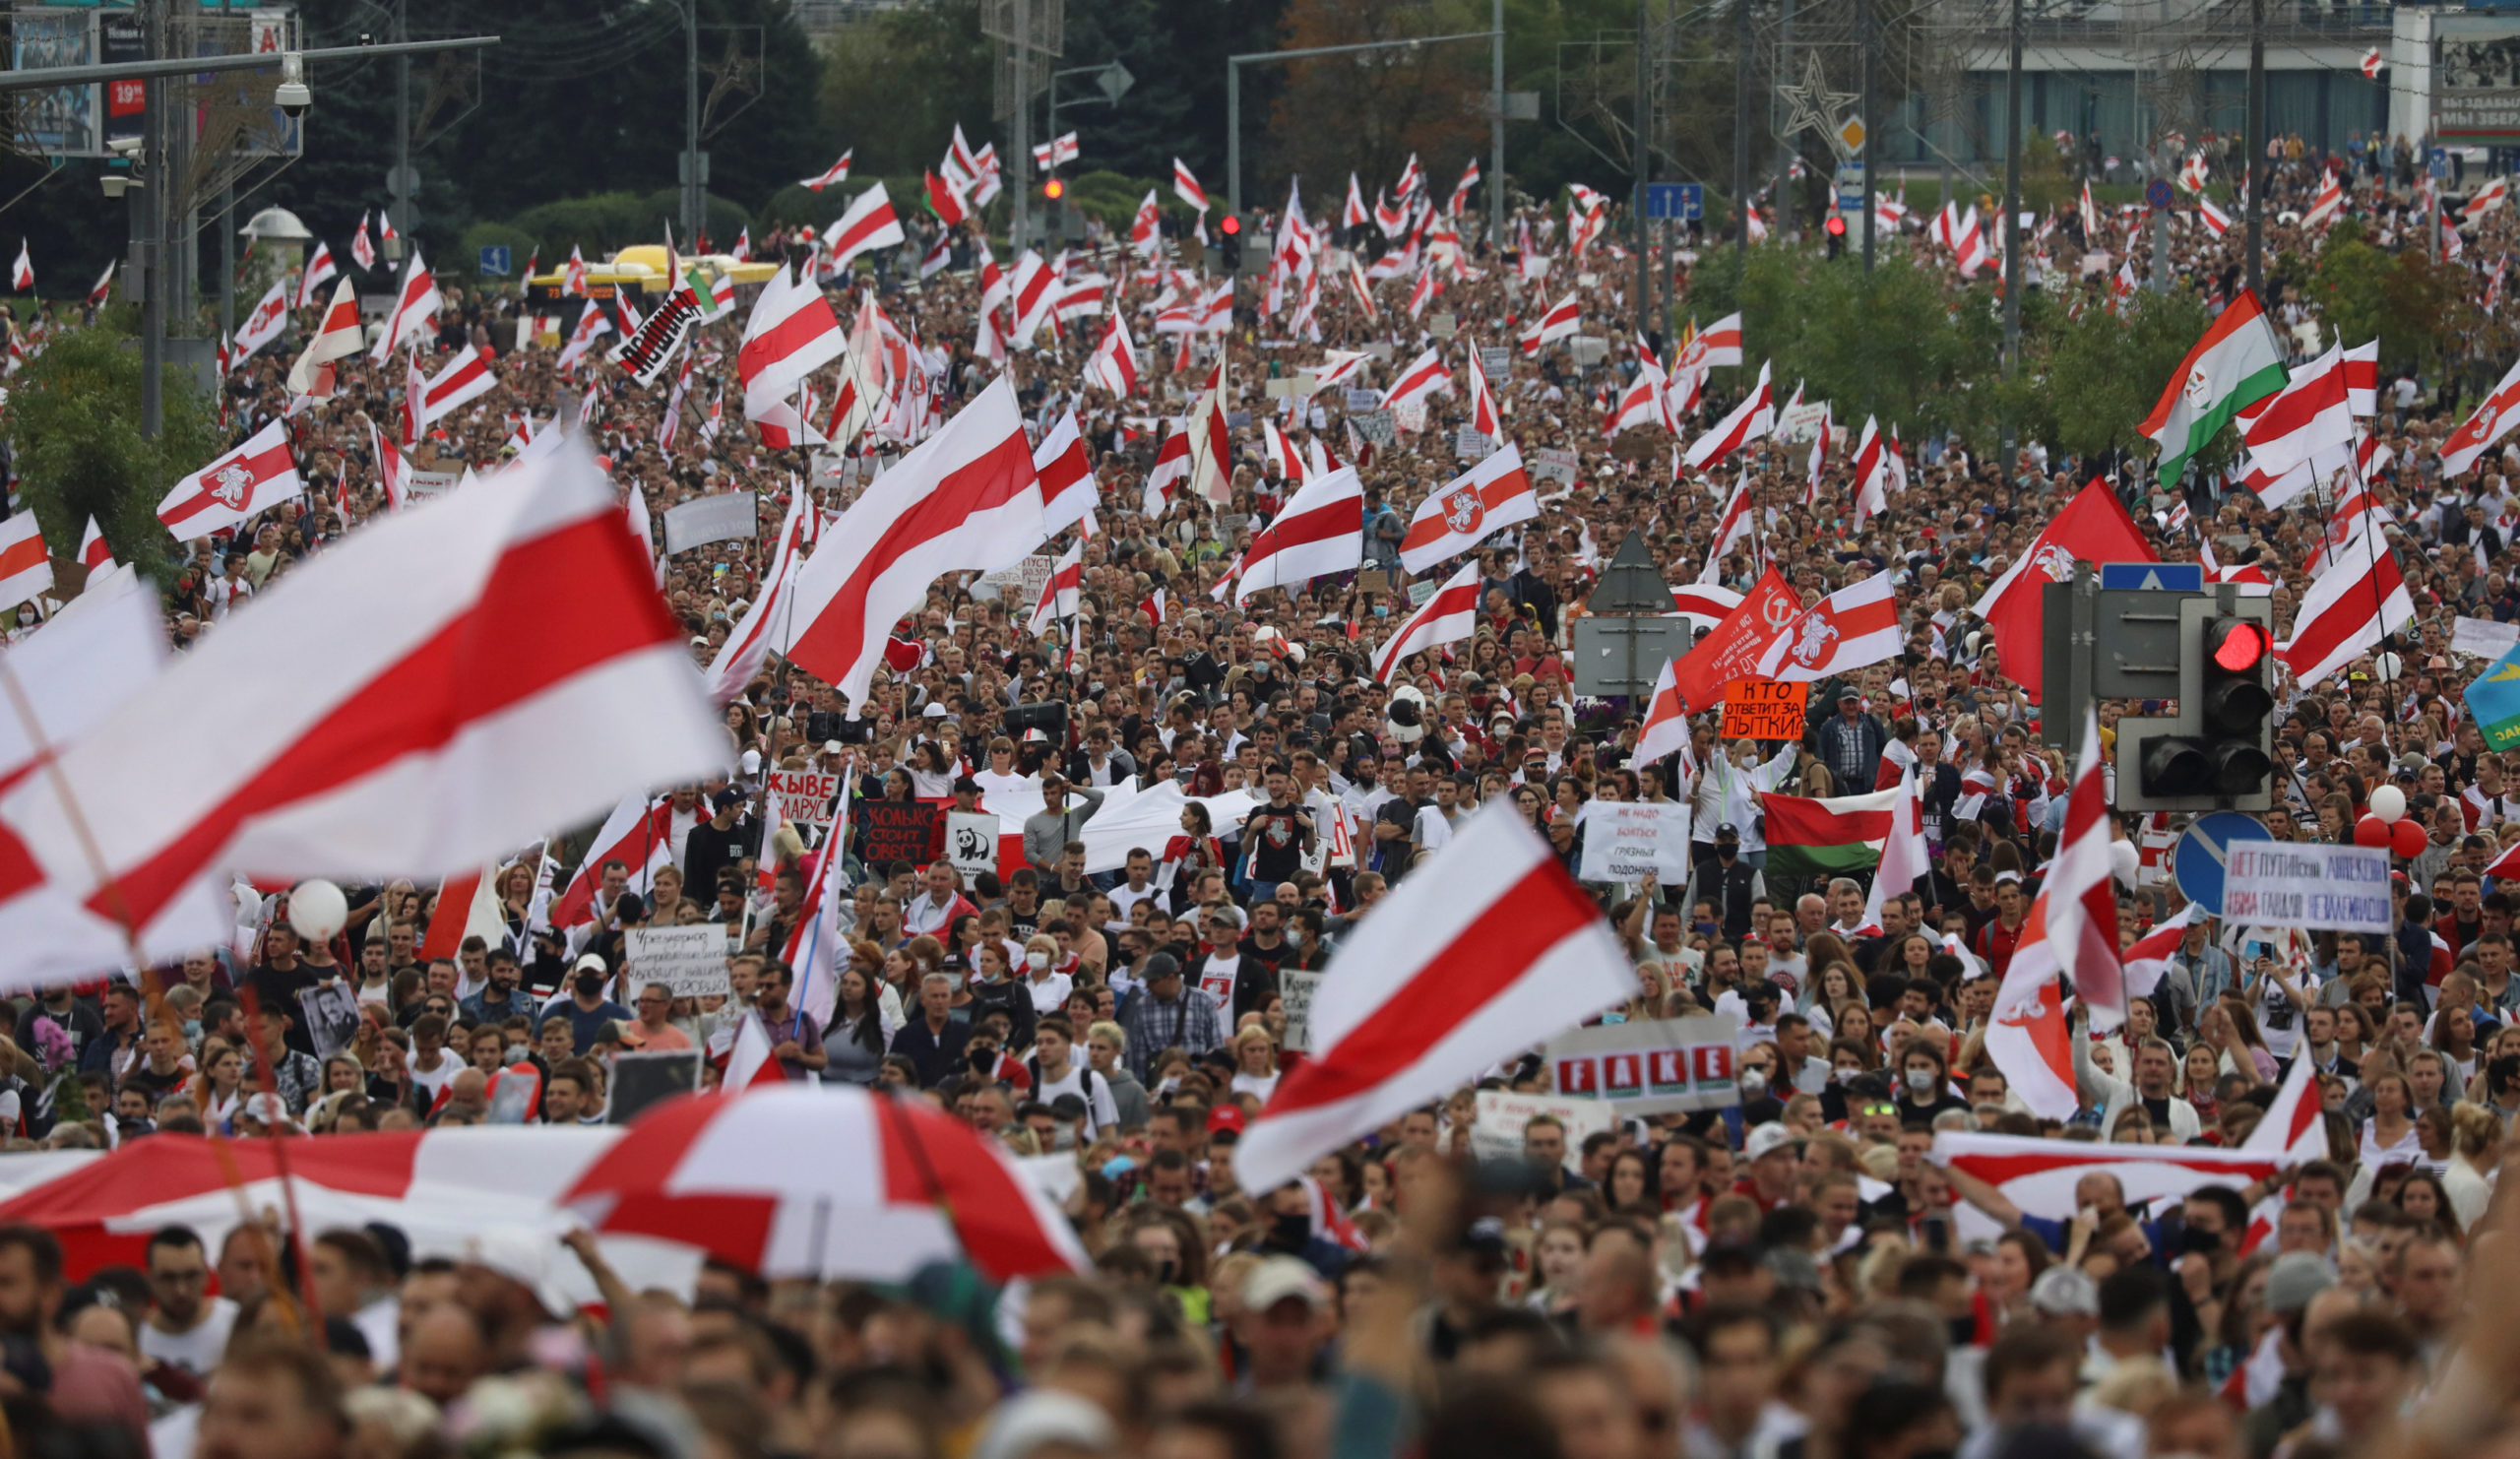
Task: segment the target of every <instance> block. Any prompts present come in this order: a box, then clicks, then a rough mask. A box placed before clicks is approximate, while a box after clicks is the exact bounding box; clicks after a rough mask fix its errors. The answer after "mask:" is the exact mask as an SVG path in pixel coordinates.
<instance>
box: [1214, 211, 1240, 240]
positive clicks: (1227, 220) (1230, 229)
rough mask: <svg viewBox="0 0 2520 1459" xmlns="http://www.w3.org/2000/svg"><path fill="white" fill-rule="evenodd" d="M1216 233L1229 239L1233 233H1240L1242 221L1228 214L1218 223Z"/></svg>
mask: <svg viewBox="0 0 2520 1459" xmlns="http://www.w3.org/2000/svg"><path fill="white" fill-rule="evenodd" d="M1217 231H1218V232H1221V233H1223V234H1225V235H1226V236H1227V237H1231V236H1233V235H1234V234H1235V233H1238V232H1241V231H1242V220H1241V219H1239V218H1236V217H1234V216H1233V215H1232V214H1230V213H1229V214H1227V215H1226V216H1225V217H1224V218H1223V219H1221V220H1219V221H1218V222H1217Z"/></svg>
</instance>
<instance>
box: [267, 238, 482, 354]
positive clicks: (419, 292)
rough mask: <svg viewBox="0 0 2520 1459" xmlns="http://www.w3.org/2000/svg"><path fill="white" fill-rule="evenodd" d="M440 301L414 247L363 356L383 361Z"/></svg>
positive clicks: (425, 323)
mask: <svg viewBox="0 0 2520 1459" xmlns="http://www.w3.org/2000/svg"><path fill="white" fill-rule="evenodd" d="M440 302H441V301H440V299H439V296H438V291H437V277H436V276H435V275H433V274H431V273H430V272H429V266H428V264H427V263H426V262H425V261H423V260H422V259H421V257H420V250H419V249H418V248H416V247H414V248H413V249H412V250H411V256H410V259H408V260H406V261H405V263H404V265H403V283H402V285H401V286H400V287H398V288H397V289H395V291H394V307H393V309H392V310H390V311H389V312H388V313H387V314H386V316H385V328H384V329H382V330H381V331H379V332H378V333H377V336H376V344H375V346H374V348H372V349H369V350H368V351H367V357H368V358H369V359H370V360H371V361H373V362H375V363H377V364H383V363H385V360H386V357H387V356H388V355H391V354H392V353H393V352H394V351H395V350H397V349H402V348H403V346H404V345H405V344H406V343H408V342H410V340H412V339H414V338H416V337H417V336H418V335H419V333H420V331H422V330H424V329H426V328H428V327H429V325H430V323H431V322H432V321H434V320H435V319H436V318H437V311H438V305H439V303H440ZM240 333H241V332H240Z"/></svg>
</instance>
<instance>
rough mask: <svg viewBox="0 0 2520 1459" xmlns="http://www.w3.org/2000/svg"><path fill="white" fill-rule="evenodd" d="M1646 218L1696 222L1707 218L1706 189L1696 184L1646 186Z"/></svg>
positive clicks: (1655, 184)
mask: <svg viewBox="0 0 2520 1459" xmlns="http://www.w3.org/2000/svg"><path fill="white" fill-rule="evenodd" d="M1645 216H1646V217H1648V218H1676V219H1678V220H1680V221H1681V222H1697V221H1698V220H1699V219H1701V218H1704V217H1705V216H1706V187H1705V185H1704V184H1703V183H1696V182H1649V183H1647V184H1645Z"/></svg>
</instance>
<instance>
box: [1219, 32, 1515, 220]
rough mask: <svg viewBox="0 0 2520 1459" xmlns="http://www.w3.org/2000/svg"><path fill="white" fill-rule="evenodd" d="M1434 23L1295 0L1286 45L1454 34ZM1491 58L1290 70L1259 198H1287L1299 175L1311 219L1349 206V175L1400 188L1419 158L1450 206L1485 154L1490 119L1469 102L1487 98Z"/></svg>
mask: <svg viewBox="0 0 2520 1459" xmlns="http://www.w3.org/2000/svg"><path fill="white" fill-rule="evenodd" d="M1430 19H1431V16H1430V15H1429V14H1428V13H1426V12H1425V11H1423V10H1420V9H1418V8H1414V7H1409V6H1397V5H1377V4H1358V3H1354V0H1292V3H1291V4H1289V5H1288V7H1287V18H1286V24H1285V27H1284V36H1285V38H1284V40H1283V42H1282V44H1283V45H1284V47H1285V48H1287V49H1290V50H1306V49H1312V48H1314V47H1319V46H1330V45H1362V44H1377V43H1388V42H1394V41H1406V40H1408V39H1410V38H1411V37H1413V36H1419V35H1439V34H1443V33H1446V32H1443V31H1442V30H1440V29H1435V28H1431V27H1429V26H1428V25H1427V24H1426V22H1427V21H1428V20H1430ZM1480 29H1482V30H1483V29H1485V27H1484V25H1483V24H1482V25H1481V28H1480ZM1485 59H1486V55H1485V51H1484V48H1483V47H1481V46H1480V45H1477V44H1474V43H1472V42H1468V41H1449V42H1446V43H1444V44H1441V45H1390V46H1389V48H1386V49H1380V50H1369V51H1358V52H1355V53H1353V54H1346V55H1335V56H1318V57H1314V58H1312V59H1310V60H1302V61H1292V62H1288V63H1287V65H1286V77H1287V82H1286V91H1285V93H1284V94H1283V95H1280V96H1279V98H1278V101H1277V104H1276V105H1275V106H1274V107H1273V108H1271V112H1270V121H1269V148H1268V152H1267V155H1266V159H1265V161H1266V165H1267V169H1268V174H1269V178H1268V181H1267V182H1265V183H1264V184H1263V185H1262V187H1261V189H1260V196H1261V197H1263V198H1267V199H1272V200H1274V199H1275V198H1277V197H1280V196H1283V195H1284V191H1285V187H1286V179H1287V177H1288V176H1289V175H1290V174H1292V175H1293V176H1296V177H1299V178H1301V179H1303V180H1305V181H1307V182H1309V183H1310V184H1311V188H1310V189H1309V190H1310V192H1311V193H1312V197H1313V203H1312V204H1311V205H1309V208H1308V211H1311V212H1315V213H1318V212H1321V211H1323V210H1324V209H1326V208H1335V207H1336V206H1337V204H1338V202H1339V200H1340V199H1341V198H1342V197H1344V195H1345V190H1346V184H1347V175H1348V173H1349V172H1351V171H1355V172H1356V173H1357V174H1359V176H1360V177H1373V178H1377V179H1393V180H1396V179H1398V177H1399V176H1400V174H1401V169H1402V168H1403V167H1404V166H1406V165H1407V160H1408V159H1409V157H1410V155H1411V154H1413V153H1414V154H1416V155H1417V156H1418V159H1419V163H1420V165H1421V166H1423V167H1424V168H1425V171H1426V176H1427V183H1428V185H1429V187H1430V189H1431V190H1432V191H1433V192H1434V193H1435V196H1436V199H1437V201H1438V202H1440V201H1441V200H1442V199H1444V198H1446V197H1449V196H1450V194H1451V188H1452V182H1453V180H1454V179H1455V178H1457V177H1458V176H1459V175H1460V173H1461V169H1462V165H1463V163H1464V162H1466V161H1468V160H1469V159H1472V158H1475V157H1478V156H1480V155H1481V154H1482V153H1484V152H1486V150H1487V122H1486V119H1485V118H1484V117H1482V116H1481V115H1479V114H1478V113H1477V112H1476V111H1475V110H1474V109H1473V108H1472V107H1471V106H1470V105H1468V104H1466V102H1465V97H1477V96H1479V95H1481V94H1482V93H1483V92H1484V91H1485V90H1486V86H1485V73H1486V68H1485V67H1484V66H1483V65H1481V64H1477V63H1480V62H1483V61H1484V60H1485ZM1246 109H1247V108H1246ZM1244 197H1245V200H1246V201H1248V200H1249V199H1250V197H1251V194H1250V192H1248V191H1246V192H1245V194H1244Z"/></svg>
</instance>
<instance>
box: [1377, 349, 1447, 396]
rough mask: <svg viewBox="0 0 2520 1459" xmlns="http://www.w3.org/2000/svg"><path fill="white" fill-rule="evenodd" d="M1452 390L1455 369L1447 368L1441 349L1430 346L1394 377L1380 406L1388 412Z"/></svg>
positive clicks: (1384, 393)
mask: <svg viewBox="0 0 2520 1459" xmlns="http://www.w3.org/2000/svg"><path fill="white" fill-rule="evenodd" d="M1452 393H1453V372H1452V371H1450V370H1448V369H1446V368H1444V356H1443V354H1442V352H1441V351H1439V350H1434V349H1429V350H1427V351H1426V352H1425V353H1423V354H1421V355H1418V357H1417V358H1416V359H1413V360H1411V361H1410V362H1409V364H1408V366H1407V367H1406V368H1404V369H1402V370H1401V372H1400V373H1399V374H1398V375H1397V376H1395V377H1393V379H1392V382H1391V388H1390V389H1389V390H1386V391H1384V392H1383V395H1382V404H1381V406H1379V407H1378V408H1377V409H1379V410H1385V411H1388V410H1391V409H1393V408H1394V407H1396V406H1401V405H1405V404H1408V403H1410V402H1414V401H1422V400H1424V399H1425V398H1426V397H1428V396H1430V395H1438V394H1441V395H1450V394H1452Z"/></svg>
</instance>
